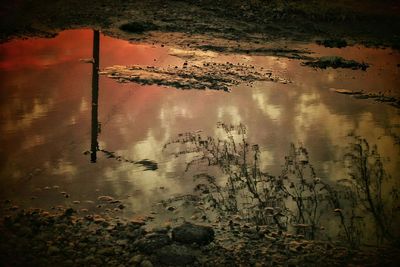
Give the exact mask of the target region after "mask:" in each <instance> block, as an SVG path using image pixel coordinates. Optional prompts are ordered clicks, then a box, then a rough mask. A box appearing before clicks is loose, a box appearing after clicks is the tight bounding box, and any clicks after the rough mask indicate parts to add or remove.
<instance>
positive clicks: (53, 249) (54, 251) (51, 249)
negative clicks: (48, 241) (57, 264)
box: [47, 246, 60, 255]
mask: <svg viewBox="0 0 400 267" xmlns="http://www.w3.org/2000/svg"><path fill="white" fill-rule="evenodd" d="M59 252H60V249H59V248H58V247H56V246H50V247H49V248H48V249H47V253H48V254H50V255H53V254H57V253H59Z"/></svg>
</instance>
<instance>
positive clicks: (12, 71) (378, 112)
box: [0, 30, 400, 217]
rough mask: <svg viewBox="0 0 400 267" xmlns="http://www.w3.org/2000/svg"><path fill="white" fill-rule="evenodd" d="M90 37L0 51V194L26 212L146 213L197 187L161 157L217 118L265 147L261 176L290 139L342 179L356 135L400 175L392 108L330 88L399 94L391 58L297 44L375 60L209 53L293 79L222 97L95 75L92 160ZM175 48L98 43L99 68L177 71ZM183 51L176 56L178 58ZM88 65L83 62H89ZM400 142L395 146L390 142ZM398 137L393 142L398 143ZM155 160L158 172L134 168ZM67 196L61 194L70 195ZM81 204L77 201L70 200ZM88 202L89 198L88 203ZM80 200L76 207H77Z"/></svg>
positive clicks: (274, 168) (320, 169)
mask: <svg viewBox="0 0 400 267" xmlns="http://www.w3.org/2000/svg"><path fill="white" fill-rule="evenodd" d="M92 42H93V31H92V30H68V31H64V32H61V33H60V34H59V35H58V36H57V37H55V38H53V39H41V38H33V39H27V40H13V41H11V42H8V43H5V44H1V45H0V84H1V92H0V103H1V104H0V132H1V134H0V188H1V189H0V194H1V195H0V196H1V198H2V199H11V200H13V201H15V202H16V203H18V204H19V205H22V206H27V207H29V206H33V207H44V208H50V207H53V206H57V205H76V206H79V207H89V208H93V209H95V206H94V204H93V203H91V202H90V201H95V200H96V199H97V198H98V197H99V196H101V195H111V196H113V197H114V198H116V199H119V200H121V201H123V202H124V203H125V204H126V205H127V207H126V208H125V209H124V210H123V211H119V212H117V214H119V215H122V216H128V217H129V216H131V215H132V214H133V213H137V214H146V213H148V212H149V211H150V210H151V208H152V205H153V204H154V203H157V202H158V201H160V200H162V199H165V198H167V197H170V196H175V195H179V194H187V193H191V192H192V191H193V186H194V181H193V179H192V178H191V175H192V174H193V173H194V172H196V170H191V172H189V173H185V171H184V169H185V162H187V161H188V160H189V159H188V158H185V157H178V158H176V157H173V156H171V154H170V153H168V152H166V151H162V148H163V146H164V144H165V143H167V142H168V141H169V140H170V139H171V138H174V137H176V136H177V135H178V134H179V133H182V132H187V131H197V130H202V131H203V133H204V135H210V136H216V135H218V134H219V130H218V129H217V123H218V122H224V123H232V124H238V123H243V124H244V125H246V126H247V129H248V138H249V142H251V143H257V144H259V145H260V147H261V150H262V154H261V155H262V164H263V168H264V169H265V170H268V171H269V172H271V173H273V174H279V171H280V169H281V165H282V164H283V163H284V157H285V156H286V155H287V153H288V151H289V147H290V143H295V144H302V145H303V146H304V147H306V148H307V149H308V151H309V153H310V158H311V162H312V163H313V165H314V166H315V168H316V171H317V174H318V176H319V177H321V178H322V179H326V180H329V181H334V180H337V179H341V178H343V177H346V170H345V169H344V166H343V163H342V159H343V155H344V153H345V148H346V147H347V146H348V144H349V139H348V137H347V136H348V134H349V133H355V134H357V135H360V136H362V137H364V138H366V139H367V140H368V142H370V143H371V144H376V145H377V146H378V151H379V152H380V153H381V154H382V156H383V157H384V158H385V166H386V169H387V171H388V172H389V173H390V174H391V175H392V176H395V177H397V175H398V174H399V173H400V172H399V171H400V157H399V152H400V150H399V144H398V135H399V134H400V116H399V110H398V109H396V108H394V107H391V106H389V105H386V104H384V103H378V102H374V101H373V100H360V99H355V98H352V97H350V96H348V95H341V94H337V93H335V92H333V91H332V90H330V88H344V89H350V90H369V91H373V92H376V93H378V92H383V93H390V94H392V95H397V96H398V94H399V92H398V86H399V84H400V78H399V77H400V75H399V68H398V67H397V66H396V64H398V63H399V61H400V55H399V53H398V52H395V51H391V50H389V49H372V48H365V47H358V46H355V47H348V48H345V49H340V50H339V49H327V48H321V47H319V46H316V45H313V44H311V45H304V44H299V45H298V46H299V47H300V48H304V47H307V48H308V49H310V50H311V51H314V52H315V53H316V55H330V54H334V55H340V56H343V57H345V58H349V59H356V60H359V61H366V62H368V63H370V64H371V67H370V68H368V70H367V71H365V72H363V71H354V70H341V69H337V70H333V69H327V70H315V69H312V68H308V67H303V66H301V65H300V63H301V62H300V61H297V60H290V59H283V58H276V57H266V56H249V55H222V54H217V53H211V52H210V53H204V54H205V55H203V57H200V58H199V59H198V60H199V61H201V60H203V61H204V60H206V61H214V62H226V61H229V62H235V63H246V64H252V65H255V66H261V67H263V68H267V69H271V70H272V71H273V72H274V73H276V74H279V75H281V76H283V77H286V78H289V79H290V80H291V81H292V83H289V84H279V83H273V82H258V83H255V84H253V85H246V84H243V85H240V86H237V87H235V88H232V92H230V93H226V92H221V91H211V90H205V91H203V90H201V91H196V90H177V89H174V88H167V87H159V86H141V85H137V84H127V83H118V82H116V81H115V80H112V79H109V78H107V77H104V76H101V77H100V79H99V98H98V105H97V107H98V121H99V122H100V127H99V134H98V139H97V141H98V144H99V148H100V149H102V150H106V151H111V152H114V153H115V155H117V156H120V159H123V160H121V161H118V160H116V159H115V158H109V157H108V155H107V154H105V153H102V152H100V151H98V152H97V160H96V162H95V163H91V160H90V153H89V154H88V153H87V151H90V149H91V132H92V127H91V121H92V118H91V115H92V113H91V110H92V64H90V63H85V60H83V59H88V58H89V59H90V58H91V57H92V46H93V43H92ZM177 51H178V52H180V51H181V50H179V49H177V48H173V47H161V46H160V45H149V44H140V43H129V42H127V41H123V40H118V39H113V38H111V37H107V36H104V35H101V36H100V69H101V68H105V67H107V66H111V65H129V64H141V65H150V66H168V65H171V66H178V67H181V66H182V65H183V62H184V61H185V59H184V58H181V57H178V56H177ZM178 54H179V53H178ZM86 61H87V60H86ZM396 138H397V139H396ZM396 140H397V143H396ZM142 159H150V160H153V161H156V162H158V169H157V170H155V171H149V170H145V169H144V168H143V167H142V166H140V165H137V164H133V163H130V162H129V161H138V160H142ZM60 192H65V193H67V194H68V196H69V197H68V198H66V197H65V193H64V194H61V193H60ZM74 201H80V202H81V203H80V204H74ZM85 201H89V202H85ZM75 203H77V202H75Z"/></svg>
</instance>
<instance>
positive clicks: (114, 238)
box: [0, 202, 399, 267]
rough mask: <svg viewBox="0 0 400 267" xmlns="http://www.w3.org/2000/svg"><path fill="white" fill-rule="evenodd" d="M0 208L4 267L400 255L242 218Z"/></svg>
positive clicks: (381, 260)
mask: <svg viewBox="0 0 400 267" xmlns="http://www.w3.org/2000/svg"><path fill="white" fill-rule="evenodd" d="M2 213H3V214H5V215H4V217H2V219H1V221H0V222H1V223H0V233H1V235H0V236H1V237H0V248H1V253H0V259H1V261H2V263H3V264H4V265H3V266H26V265H30V266H54V265H58V266H100V265H107V266H120V267H122V266H142V267H143V266H146V267H151V266H188V265H191V266H321V264H323V265H324V266H350V265H357V266H395V264H396V263H397V262H398V255H399V251H398V249H395V248H391V247H384V246H382V247H364V248H360V249H350V248H347V247H346V246H343V245H340V244H339V243H334V242H329V241H316V240H315V241H313V240H306V239H304V237H302V236H301V235H292V234H288V233H285V232H281V231H275V230H273V229H268V227H267V228H258V227H257V228H255V227H252V226H249V225H248V224H240V223H235V224H234V225H230V226H229V225H228V224H227V225H220V226H218V227H217V226H213V227H211V226H208V225H204V224H196V223H190V222H183V223H180V224H177V225H169V224H167V225H164V226H159V227H155V228H152V229H150V230H149V229H147V228H146V223H147V222H146V220H148V218H147V219H140V218H139V219H132V220H126V219H119V218H112V217H107V216H104V215H96V214H89V215H86V216H82V215H79V214H77V211H76V210H75V209H73V208H68V207H58V208H57V210H56V211H54V210H53V211H45V210H40V209H27V210H24V209H20V208H19V207H18V206H15V205H12V204H11V203H9V202H8V203H7V204H6V205H4V206H3V207H2ZM227 240H228V243H227Z"/></svg>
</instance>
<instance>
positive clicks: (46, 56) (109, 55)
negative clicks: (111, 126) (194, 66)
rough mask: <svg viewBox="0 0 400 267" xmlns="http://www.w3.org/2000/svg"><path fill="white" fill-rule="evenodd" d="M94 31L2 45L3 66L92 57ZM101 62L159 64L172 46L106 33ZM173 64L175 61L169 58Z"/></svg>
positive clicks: (41, 65) (24, 66) (20, 66)
mask: <svg viewBox="0 0 400 267" xmlns="http://www.w3.org/2000/svg"><path fill="white" fill-rule="evenodd" d="M92 42H93V31H92V30H89V29H87V30H68V31H63V32H61V33H60V34H59V35H57V37H55V38H51V39H44V38H33V39H27V40H21V39H19V40H13V41H11V42H8V43H5V44H1V45H0V69H2V70H16V69H19V70H20V69H27V68H29V69H32V68H45V67H48V66H52V65H57V64H62V63H65V62H69V61H76V60H77V59H85V58H90V57H91V56H92ZM100 53H101V55H100V65H101V67H105V66H108V65H112V64H125V65H128V64H146V65H155V64H157V65H159V64H162V63H163V60H164V59H165V57H167V53H168V49H166V48H161V47H158V48H156V47H152V46H149V45H140V44H135V45H132V44H131V43H129V42H127V41H124V40H118V39H114V38H111V37H107V36H104V35H102V36H101V39H100ZM169 63H171V62H170V61H169Z"/></svg>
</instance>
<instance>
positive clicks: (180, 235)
mask: <svg viewBox="0 0 400 267" xmlns="http://www.w3.org/2000/svg"><path fill="white" fill-rule="evenodd" d="M172 239H173V240H174V241H177V242H181V243H186V244H192V243H197V244H200V245H207V244H209V243H210V242H212V241H213V240H214V230H213V229H212V228H211V227H209V226H202V225H196V224H192V223H189V222H186V223H184V224H182V225H180V226H178V227H175V228H174V229H172Z"/></svg>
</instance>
